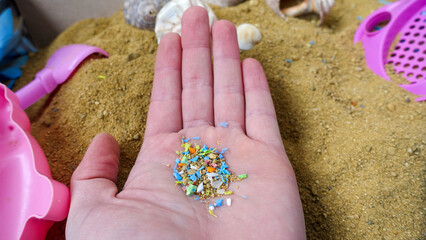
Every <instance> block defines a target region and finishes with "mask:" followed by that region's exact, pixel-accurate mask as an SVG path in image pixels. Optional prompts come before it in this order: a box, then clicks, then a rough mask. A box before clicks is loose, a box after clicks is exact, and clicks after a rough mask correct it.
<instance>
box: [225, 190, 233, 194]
mask: <svg viewBox="0 0 426 240" xmlns="http://www.w3.org/2000/svg"><path fill="white" fill-rule="evenodd" d="M231 194H233V192H232V191H226V192H225V195H231Z"/></svg>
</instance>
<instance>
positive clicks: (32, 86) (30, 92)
mask: <svg viewBox="0 0 426 240" xmlns="http://www.w3.org/2000/svg"><path fill="white" fill-rule="evenodd" d="M52 73H53V71H52V70H51V69H49V68H44V69H43V70H41V71H40V72H38V73H37V74H36V76H35V77H36V78H35V79H34V80H32V81H31V82H30V83H29V84H27V85H26V86H25V87H23V88H21V89H19V90H18V91H17V92H16V96H17V97H18V99H19V102H20V105H21V108H22V109H26V108H28V107H29V106H31V105H32V104H34V103H35V102H37V101H38V100H40V99H41V98H42V97H44V95H46V94H48V93H51V92H52V91H53V90H54V89H55V88H56V87H57V86H58V84H57V83H56V82H55V79H54V78H53V75H52Z"/></svg>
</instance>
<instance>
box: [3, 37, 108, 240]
mask: <svg viewBox="0 0 426 240" xmlns="http://www.w3.org/2000/svg"><path fill="white" fill-rule="evenodd" d="M92 53H101V54H103V55H105V56H108V54H107V53H106V52H105V51H103V50H102V49H100V48H96V47H91V46H86V45H69V46H65V47H63V48H60V49H59V50H58V51H56V52H55V53H54V54H53V55H52V57H51V58H50V59H49V61H48V62H47V65H46V67H45V68H44V69H43V70H41V71H40V72H39V73H38V74H37V75H36V78H35V80H33V81H32V82H31V83H30V84H28V85H27V86H25V87H24V88H23V89H21V90H19V91H18V93H16V94H15V93H13V92H12V91H11V90H10V89H8V88H7V87H6V86H5V85H3V84H1V83H0V216H1V217H0V233H1V234H0V235H1V236H0V239H40V240H41V239H44V238H45V236H46V234H47V231H48V230H49V228H50V227H51V226H52V225H53V223H54V222H55V221H61V220H63V219H65V218H66V216H67V215H68V209H69V204H70V193H69V190H68V188H67V187H66V186H65V185H64V184H62V183H60V182H57V181H55V180H53V179H52V176H51V174H50V169H49V165H48V163H47V160H46V156H45V155H44V153H43V150H42V149H41V147H40V145H39V144H38V143H37V141H36V140H35V138H34V137H33V136H31V134H30V121H29V119H28V116H27V115H26V114H25V112H24V110H23V108H26V107H28V106H30V105H31V104H32V103H34V102H35V101H37V100H38V99H40V98H41V97H43V96H44V95H45V94H47V93H49V92H52V91H53V89H55V87H56V86H57V85H58V84H60V83H63V82H64V81H66V80H67V78H68V77H69V76H70V75H71V74H72V73H73V71H74V70H75V69H76V68H77V66H78V65H79V64H80V63H81V62H82V61H83V60H84V59H85V58H86V57H88V56H89V55H91V54H92Z"/></svg>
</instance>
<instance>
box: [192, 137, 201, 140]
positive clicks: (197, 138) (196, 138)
mask: <svg viewBox="0 0 426 240" xmlns="http://www.w3.org/2000/svg"><path fill="white" fill-rule="evenodd" d="M192 139H194V140H199V139H200V137H193V138H192Z"/></svg>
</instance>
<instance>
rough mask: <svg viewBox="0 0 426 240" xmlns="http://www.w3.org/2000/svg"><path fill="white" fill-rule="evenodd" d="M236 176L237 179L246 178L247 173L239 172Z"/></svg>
mask: <svg viewBox="0 0 426 240" xmlns="http://www.w3.org/2000/svg"><path fill="white" fill-rule="evenodd" d="M238 178H239V179H244V178H247V174H240V175H238Z"/></svg>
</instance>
